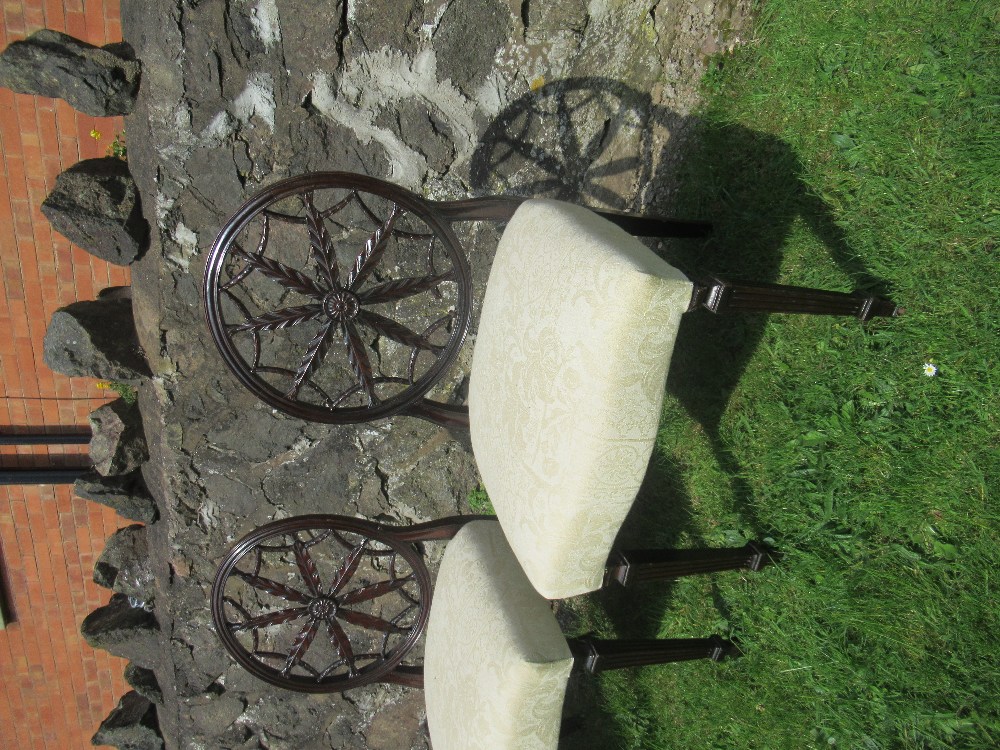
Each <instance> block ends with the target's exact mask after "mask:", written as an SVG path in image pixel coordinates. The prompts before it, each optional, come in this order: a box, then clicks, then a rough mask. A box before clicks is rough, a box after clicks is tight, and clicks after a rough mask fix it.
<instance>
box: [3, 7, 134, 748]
mask: <svg viewBox="0 0 1000 750" xmlns="http://www.w3.org/2000/svg"><path fill="white" fill-rule="evenodd" d="M0 13H2V16H0V46H2V47H6V45H7V44H8V43H9V42H11V41H15V40H17V39H22V38H24V37H25V36H27V35H28V34H31V33H33V32H34V31H37V30H38V29H41V28H49V29H55V30H57V31H64V32H66V33H68V34H71V35H72V36H75V37H77V38H79V39H83V40H84V41H87V42H90V43H92V44H98V45H100V44H105V43H107V42H112V41H118V40H120V39H121V25H120V20H119V9H118V0H3V1H2V2H0ZM91 130H97V131H99V132H100V133H101V135H102V137H101V139H100V140H95V139H94V138H92V137H91V136H90V132H91ZM121 130H122V121H121V118H94V117H89V116H87V115H84V114H82V113H79V112H76V111H74V110H73V109H72V108H71V107H70V106H69V105H67V104H66V103H65V102H63V101H59V100H52V99H44V98H39V97H33V96H27V95H23V94H13V93H12V92H10V91H9V90H7V89H0V146H2V152H3V153H2V168H0V264H2V275H0V377H2V379H3V387H2V389H0V392H2V398H0V427H7V426H18V427H21V426H28V425H30V426H33V427H39V426H43V427H45V428H48V429H50V430H51V429H52V428H54V427H57V426H74V425H85V424H86V423H87V420H86V417H87V414H88V413H89V412H90V411H91V410H93V409H95V408H96V407H97V406H99V405H100V404H101V403H102V402H103V401H105V400H106V398H107V397H106V392H105V391H101V390H98V389H97V387H96V383H95V382H94V381H92V380H88V379H86V378H67V377H64V376H62V375H59V374H56V373H53V372H52V371H50V370H49V369H48V368H47V367H46V366H45V365H44V363H43V362H42V339H43V336H44V334H45V327H46V325H47V323H48V320H49V317H50V316H51V315H52V312H53V311H54V310H55V309H56V308H58V307H60V306H62V305H66V304H68V303H70V302H73V301H75V300H85V299H93V298H94V297H95V296H96V294H97V292H98V291H100V290H101V289H102V288H104V287H107V286H115V285H121V284H127V283H128V280H129V275H128V271H127V270H125V269H121V268H118V267H115V266H110V265H108V264H106V263H104V262H102V261H99V260H96V259H94V258H93V257H92V256H90V255H88V254H87V253H85V252H83V251H82V250H80V249H79V248H77V247H74V246H72V245H71V244H70V243H69V242H68V241H67V240H65V239H64V238H63V237H61V236H60V235H58V234H56V233H55V232H54V231H53V230H52V229H51V228H50V227H49V224H48V222H47V221H46V220H45V218H44V217H43V216H42V214H41V212H40V211H39V206H40V205H41V203H42V201H43V200H44V198H45V196H46V195H47V194H48V193H49V191H51V190H52V188H53V186H54V184H55V178H56V175H58V174H59V173H60V172H62V171H63V170H64V169H66V168H67V167H70V166H72V165H73V164H75V163H76V162H77V161H79V160H80V159H87V158H91V157H95V156H104V154H105V149H106V148H107V146H108V145H109V144H110V143H111V141H112V139H113V138H114V136H115V134H116V133H119V132H121ZM81 450H82V451H85V450H86V446H68V447H65V448H64V447H49V448H46V447H37V448H31V449H27V448H13V447H2V446H0V464H2V466H3V467H5V468H9V467H15V466H32V465H38V464H39V463H40V462H47V461H48V460H49V459H48V458H47V456H48V455H62V454H65V453H77V452H80V451H81ZM57 460H58V459H57ZM124 525H126V522H125V521H124V520H123V519H121V518H119V517H118V516H116V515H115V514H114V513H113V512H111V511H110V510H107V509H106V508H103V507H102V506H99V505H96V504H93V503H86V502H84V501H82V500H79V499H74V498H73V497H72V493H71V491H70V487H69V486H67V485H61V486H25V487H21V486H17V487H15V486H7V487H0V573H2V576H3V582H4V588H5V589H6V599H7V602H8V615H9V616H11V617H12V618H13V622H10V623H9V624H8V626H7V628H6V629H5V630H0V675H2V677H0V693H2V695H0V747H2V748H32V749H41V748H46V749H49V748H51V749H52V750H77V749H78V748H86V747H89V746H90V737H91V735H92V734H93V733H94V732H95V731H96V730H97V727H98V726H99V724H100V722H101V721H102V720H103V719H104V717H105V716H107V714H108V712H109V711H110V710H111V709H112V708H113V707H114V705H115V703H116V702H117V700H118V698H119V697H121V696H122V695H123V694H124V693H125V692H126V691H127V690H128V687H127V685H126V684H125V682H124V680H123V678H122V670H123V669H124V667H125V662H124V661H123V660H121V659H118V658H115V657H112V656H110V655H109V654H107V653H106V652H104V651H95V650H94V649H91V648H90V647H89V646H88V645H87V644H86V643H85V642H84V641H83V639H82V638H81V637H80V635H79V627H80V622H81V621H82V620H83V618H84V617H86V616H87V614H89V613H90V612H91V611H92V610H93V609H95V608H96V607H98V606H101V605H103V604H105V603H106V602H107V600H108V597H109V592H107V591H106V590H104V589H102V588H100V587H98V586H97V585H96V584H94V583H93V581H92V580H91V576H92V573H93V567H94V562H95V560H96V559H97V557H98V556H99V555H100V553H101V550H102V549H103V548H104V542H105V540H106V538H107V537H108V536H110V535H111V534H112V533H113V532H114V530H115V529H117V528H119V527H120V526H124Z"/></svg>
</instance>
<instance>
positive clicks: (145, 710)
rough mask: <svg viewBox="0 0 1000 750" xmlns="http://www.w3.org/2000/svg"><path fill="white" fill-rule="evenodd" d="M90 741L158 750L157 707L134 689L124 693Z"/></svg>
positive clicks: (123, 748) (124, 749)
mask: <svg viewBox="0 0 1000 750" xmlns="http://www.w3.org/2000/svg"><path fill="white" fill-rule="evenodd" d="M90 742H91V744H93V745H111V746H112V747H117V748H120V749H121V750H160V749H161V748H162V747H163V737H162V736H161V735H160V728H159V726H158V725H157V722H156V706H154V705H153V704H152V703H151V702H150V701H149V700H148V699H146V698H145V697H143V696H141V695H139V693H137V692H135V691H132V692H128V693H125V695H124V696H122V699H121V700H120V701H118V705H117V706H116V707H115V708H114V710H112V711H111V713H110V714H108V718H106V719H105V720H104V721H103V722H102V723H101V728H100V729H98V730H97V733H96V734H95V735H94V736H93V738H92V739H91V741H90Z"/></svg>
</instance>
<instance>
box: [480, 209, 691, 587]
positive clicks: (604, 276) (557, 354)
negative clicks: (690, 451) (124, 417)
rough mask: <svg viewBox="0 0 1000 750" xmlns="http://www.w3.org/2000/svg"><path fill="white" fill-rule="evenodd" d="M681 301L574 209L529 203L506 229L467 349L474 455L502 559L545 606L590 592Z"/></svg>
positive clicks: (643, 440) (624, 496)
mask: <svg viewBox="0 0 1000 750" xmlns="http://www.w3.org/2000/svg"><path fill="white" fill-rule="evenodd" d="M691 292H692V283H691V281H690V280H688V279H687V277H685V276H684V274H682V273H681V272H680V271H678V270H677V269H675V268H673V267H672V266H670V265H669V264H668V263H666V262H665V261H664V260H662V259H661V258H659V257H657V256H656V255H655V254H654V253H653V252H652V251H651V250H649V249H648V248H647V247H646V246H645V245H643V244H642V243H641V242H639V241H638V240H637V239H635V238H634V237H632V236H630V235H628V234H627V233H626V232H624V231H623V230H622V229H620V228H619V227H617V226H615V225H614V224H611V223H610V222H608V221H606V220H605V219H602V218H601V217H599V216H597V215H596V214H594V213H593V212H591V211H588V210H587V209H585V208H581V207H579V206H574V205H571V204H566V203H561V202H558V201H552V200H531V201H527V202H525V203H523V204H522V205H521V206H520V207H519V208H518V210H517V212H516V213H515V214H514V217H513V218H512V219H511V221H510V223H509V224H508V225H507V228H506V229H505V231H504V234H503V237H502V238H501V241H500V245H499V247H498V249H497V254H496V259H495V260H494V263H493V268H492V270H491V271H490V278H489V283H488V284H487V288H486V294H485V296H484V300H483V310H482V314H481V316H480V323H479V331H478V334H477V338H476V344H475V349H474V350H473V359H472V372H471V379H470V383H469V416H470V423H471V434H472V446H473V449H474V452H475V456H476V463H477V465H478V466H479V471H480V473H481V475H482V478H483V484H484V486H485V487H486V490H487V492H488V493H489V496H490V499H491V501H492V502H493V507H494V508H495V509H496V512H497V516H498V517H499V519H500V523H501V524H502V525H503V528H504V532H505V533H506V535H507V538H508V540H509V541H510V544H511V547H512V549H513V550H514V553H515V554H516V555H517V558H518V560H520V562H521V565H522V567H523V568H524V570H525V572H526V573H527V575H528V578H529V579H530V580H531V582H532V584H534V586H535V588H536V589H538V591H539V592H540V593H541V594H542V595H543V596H545V597H547V598H549V599H560V598H564V597H567V596H573V595H576V594H581V593H585V592H587V591H593V590H595V589H597V588H599V587H600V585H601V582H602V579H603V573H604V567H605V564H606V562H607V559H608V555H609V554H610V552H611V547H612V545H613V543H614V539H615V536H616V535H617V533H618V530H619V528H620V527H621V524H622V523H623V521H624V519H625V516H626V514H627V513H628V510H629V508H630V507H631V506H632V503H633V501H634V500H635V495H636V493H637V492H638V490H639V485H640V483H641V481H642V478H643V476H644V474H645V472H646V467H647V463H648V461H649V456H650V453H651V452H652V449H653V441H654V439H655V436H656V430H657V426H658V422H659V417H660V409H661V406H662V400H663V391H664V384H665V381H666V375H667V369H668V368H669V366H670V356H671V353H672V351H673V347H674V342H675V340H676V337H677V328H678V325H679V324H680V319H681V315H682V314H683V312H684V311H685V310H686V309H687V306H688V304H689V302H690V299H691Z"/></svg>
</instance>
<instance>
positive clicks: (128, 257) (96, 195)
mask: <svg viewBox="0 0 1000 750" xmlns="http://www.w3.org/2000/svg"><path fill="white" fill-rule="evenodd" d="M42 213H43V214H44V215H45V218H46V219H48V220H49V223H50V224H51V225H52V228H53V229H55V230H56V231H57V232H59V234H61V235H63V236H64V237H65V238H66V239H68V240H69V241H70V242H72V243H73V244H74V245H77V246H78V247H80V248H82V249H83V250H86V251H87V252H88V253H90V254H91V255H95V256H97V257H98V258H101V259H102V260H106V261H108V262H109V263H114V264H116V265H119V266H127V265H129V264H130V263H132V262H134V261H135V260H136V259H137V258H138V257H139V256H140V255H141V254H142V252H143V251H144V250H145V249H146V242H147V238H148V236H149V225H148V224H147V223H146V220H145V219H144V218H143V216H142V210H141V208H140V206H139V194H138V192H137V190H136V187H135V180H133V179H132V175H131V173H130V172H129V169H128V164H126V163H125V161H123V160H122V159H118V158H116V157H113V156H104V157H101V158H98V159H85V160H83V161H81V162H77V163H76V164H74V165H73V166H72V167H70V168H69V169H67V170H66V171H64V172H62V173H61V174H60V175H59V176H58V177H56V184H55V187H54V188H53V190H52V192H51V193H49V195H48V197H47V198H46V199H45V200H44V201H43V202H42Z"/></svg>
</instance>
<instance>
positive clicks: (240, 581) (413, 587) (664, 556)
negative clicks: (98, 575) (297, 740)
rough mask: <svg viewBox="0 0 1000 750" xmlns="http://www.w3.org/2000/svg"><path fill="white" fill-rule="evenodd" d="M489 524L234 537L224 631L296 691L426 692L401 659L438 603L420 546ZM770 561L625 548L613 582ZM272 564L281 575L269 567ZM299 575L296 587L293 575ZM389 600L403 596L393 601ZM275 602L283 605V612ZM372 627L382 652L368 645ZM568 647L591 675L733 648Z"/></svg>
mask: <svg viewBox="0 0 1000 750" xmlns="http://www.w3.org/2000/svg"><path fill="white" fill-rule="evenodd" d="M485 519H488V520H495V518H494V517H493V516H453V517H449V518H442V519H439V520H437V521H431V522H428V523H422V524H416V525H413V526H390V525H386V524H380V523H374V522H370V521H364V520H361V519H357V518H349V517H346V516H336V515H306V516H296V517H293V518H288V519H283V520H280V521H274V522H272V523H269V524H265V525H264V526H261V527H259V528H257V529H255V530H254V531H252V532H251V533H250V534H248V535H246V536H245V537H243V539H241V540H240V541H239V542H237V543H236V545H234V546H233V548H232V549H231V550H230V552H229V553H228V554H227V555H226V556H225V558H224V559H223V561H222V563H221V564H220V566H219V569H218V573H217V575H216V578H215V582H214V584H213V586H212V596H211V601H212V619H213V621H214V623H215V628H216V632H217V633H218V634H219V637H220V639H221V640H222V642H223V645H224V646H225V648H226V650H227V651H229V653H230V654H231V655H232V656H233V658H234V659H236V661H237V662H238V663H239V664H240V665H242V666H243V667H244V668H245V669H247V670H248V671H249V672H250V673H251V674H253V675H254V676H255V677H258V678H259V679H261V680H264V681H265V682H268V683H270V684H272V685H276V686H278V687H281V688H285V689H288V690H295V691H300V692H310V693H328V692H343V691H345V690H351V689H353V688H356V687H361V686H363V685H367V684H370V683H373V682H386V683H394V684H400V685H407V686H410V687H422V686H423V670H422V668H421V667H420V666H415V665H412V664H404V663H403V662H404V660H406V659H407V657H408V655H409V654H410V652H411V650H412V649H413V647H414V646H415V645H416V642H417V640H418V639H419V637H420V635H421V634H422V633H423V630H424V627H425V625H426V623H427V618H428V615H429V612H430V606H431V581H430V573H429V572H428V570H427V567H426V565H425V564H424V562H423V560H422V557H421V554H420V546H421V545H422V544H423V543H425V542H432V541H447V540H449V539H452V538H453V537H454V536H455V534H457V533H458V531H459V529H461V528H462V527H463V526H464V525H465V524H467V523H469V522H471V521H479V520H485ZM321 543H329V544H330V545H332V546H333V548H334V549H335V550H337V551H338V554H335V555H333V556H332V557H322V558H321V556H320V555H319V554H317V552H316V550H317V548H318V545H319V544H321ZM265 557H267V558H273V559H269V560H268V561H265ZM366 558H372V559H377V562H378V564H377V565H375V566H373V567H372V570H378V571H381V573H380V574H379V575H381V576H382V578H381V579H380V580H375V581H372V580H361V583H360V585H356V582H355V579H356V578H357V579H361V578H362V577H363V573H362V572H361V571H362V567H363V566H364V565H365V563H366ZM770 558H771V553H770V550H768V548H767V547H765V546H764V545H762V544H759V543H755V542H751V543H749V544H747V545H745V546H743V547H739V548H725V549H703V550H631V551H622V552H618V553H616V554H615V555H614V556H613V558H612V560H611V561H610V562H609V563H608V569H607V575H606V577H605V585H606V586H613V585H621V586H626V587H628V586H634V585H636V584H638V583H644V582H649V581H658V580H664V579H672V578H680V577H683V576H687V575H694V574H698V573H708V572H715V571H723V570H736V569H740V568H746V569H749V570H755V571H756V570H760V569H761V568H762V567H763V566H764V565H766V564H767V563H768V561H769V560H770ZM274 560H277V561H279V562H278V570H281V571H283V574H284V575H268V574H266V573H265V571H266V570H267V569H268V565H270V564H271V563H272V562H274ZM321 563H330V564H332V566H333V573H332V575H327V576H324V572H325V571H324V570H322V568H323V567H325V565H324V564H321ZM404 563H405V564H404ZM295 578H297V579H298V580H297V581H296V583H295V584H294V585H293V584H292V583H288V582H287V581H290V580H292V579H295ZM279 579H280V580H279ZM390 597H395V598H397V599H399V602H400V603H399V604H393V603H391V602H386V601H384V600H386V599H387V598H390ZM278 601H280V602H282V603H283V604H282V606H281V607H280V608H279V607H277V602H278ZM250 602H256V603H257V604H260V605H261V607H260V611H257V610H256V609H255V610H253V611H251V609H250V608H249V607H250ZM285 605H291V606H285ZM365 609H368V610H369V611H364V610H365ZM396 609H399V610H400V612H401V613H402V614H396ZM280 629H285V631H286V633H287V637H285V638H284V642H285V643H287V644H290V645H289V646H288V647H287V648H286V649H282V650H280V651H275V650H273V647H272V646H271V645H269V644H272V643H275V642H279V641H281V640H282V638H281V635H280V634H277V635H276V631H280ZM265 631H266V632H265ZM372 634H374V642H376V647H375V650H372V646H371V645H370V643H369V641H371V640H372V639H371V637H370V636H371V635H372ZM317 639H319V640H317ZM321 641H325V644H324V645H325V646H326V648H327V651H328V653H330V654H333V655H334V656H333V661H331V662H330V663H327V664H311V663H310V662H309V661H308V659H307V657H308V656H309V655H310V648H311V647H313V646H314V645H315V644H317V643H320V642H321ZM379 642H380V644H381V645H379ZM568 643H569V646H570V650H571V652H572V653H573V655H574V657H575V659H576V663H578V664H580V665H581V666H582V667H583V668H584V669H585V670H586V671H588V672H590V673H596V672H601V671H605V670H608V669H620V668H624V667H633V666H640V665H645V664H663V663H668V662H675V661H686V660H689V659H703V658H708V659H713V660H716V661H718V660H720V659H722V658H724V657H725V656H727V655H729V654H732V653H734V652H735V651H736V647H735V646H734V644H733V643H731V642H730V641H727V640H725V639H723V638H721V637H719V636H712V637H709V638H681V639H659V640H605V639H598V638H592V637H583V638H577V639H568ZM362 662H364V663H362Z"/></svg>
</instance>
